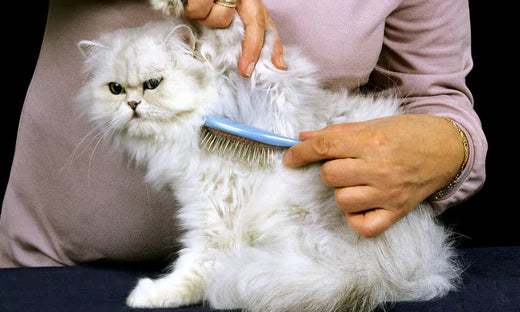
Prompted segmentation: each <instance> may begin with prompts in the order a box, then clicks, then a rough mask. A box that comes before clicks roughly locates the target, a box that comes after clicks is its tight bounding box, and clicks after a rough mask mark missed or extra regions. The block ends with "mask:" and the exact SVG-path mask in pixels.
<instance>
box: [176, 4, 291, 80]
mask: <svg viewBox="0 0 520 312" xmlns="http://www.w3.org/2000/svg"><path fill="white" fill-rule="evenodd" d="M236 12H237V13H238V15H239V16H240V18H241V19H242V21H243V23H244V41H243V42H242V54H241V56H240V58H239V60H238V71H239V72H240V74H241V75H242V76H244V77H251V75H252V73H253V70H254V68H255V64H256V62H257V61H258V58H259V57H260V51H261V50H262V47H263V45H264V36H265V32H266V27H269V28H271V29H272V31H273V33H274V36H275V42H274V47H273V51H272V53H271V60H272V62H273V65H274V66H275V67H277V68H278V69H285V63H284V60H283V47H282V43H281V41H280V36H279V35H278V31H277V29H276V26H275V24H274V22H273V20H272V19H271V17H270V16H269V13H268V12H267V9H266V8H265V6H264V4H263V3H262V1H261V0H241V1H238V2H237V7H236ZM234 14H235V9H233V8H228V7H225V6H222V5H217V4H215V3H213V0H189V1H188V2H187V4H186V5H185V6H184V16H185V17H187V18H189V19H193V20H197V21H198V22H199V23H201V24H203V25H205V26H207V27H212V28H226V27H228V26H229V25H230V24H231V22H232V21H233V16H234Z"/></svg>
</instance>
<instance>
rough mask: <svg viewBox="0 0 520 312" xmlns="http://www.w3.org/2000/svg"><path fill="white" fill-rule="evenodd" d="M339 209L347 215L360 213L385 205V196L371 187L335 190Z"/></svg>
mask: <svg viewBox="0 0 520 312" xmlns="http://www.w3.org/2000/svg"><path fill="white" fill-rule="evenodd" d="M334 198H335V200H336V204H337V205H338V208H339V209H341V210H343V211H345V212H346V213H360V212H363V211H366V210H369V209H372V208H374V207H381V206H383V205H384V195H383V194H382V192H380V191H379V190H378V189H376V188H374V187H372V186H369V185H358V186H349V187H338V188H336V189H335V190H334Z"/></svg>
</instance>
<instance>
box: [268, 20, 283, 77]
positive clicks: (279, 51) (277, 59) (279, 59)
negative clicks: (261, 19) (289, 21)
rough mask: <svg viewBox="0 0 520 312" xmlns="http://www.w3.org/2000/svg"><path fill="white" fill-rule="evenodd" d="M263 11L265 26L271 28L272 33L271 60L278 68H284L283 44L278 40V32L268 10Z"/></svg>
mask: <svg viewBox="0 0 520 312" xmlns="http://www.w3.org/2000/svg"><path fill="white" fill-rule="evenodd" d="M264 12H265V21H266V26H267V27H268V28H270V29H271V31H272V32H273V34H274V44H273V51H272V53H271V62H273V65H274V66H275V67H276V68H278V69H285V68H286V66H285V60H284V58H283V46H282V41H281V40H280V34H279V33H278V29H276V25H275V24H274V22H273V20H272V19H271V16H270V15H269V12H267V10H265V11H264Z"/></svg>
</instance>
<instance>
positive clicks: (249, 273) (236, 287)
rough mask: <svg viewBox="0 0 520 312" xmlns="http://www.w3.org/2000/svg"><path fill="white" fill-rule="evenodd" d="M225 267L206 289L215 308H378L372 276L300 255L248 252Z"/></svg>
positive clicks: (283, 311)
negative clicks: (345, 270)
mask: <svg viewBox="0 0 520 312" xmlns="http://www.w3.org/2000/svg"><path fill="white" fill-rule="evenodd" d="M220 265H223V266H225V269H221V270H217V273H216V276H215V278H214V280H212V281H210V282H209V284H208V285H207V288H206V290H207V293H206V296H207V298H206V300H207V301H208V302H209V304H210V305H211V307H213V308H215V309H230V308H231V309H243V310H244V311H251V312H288V311H289V312H290V311H295V312H296V311H298V312H318V311H320V312H324V311H330V312H333V311H346V310H345V309H348V311H356V312H363V311H372V310H374V309H375V308H376V307H377V305H378V299H377V298H375V297H376V296H377V295H375V294H374V289H373V288H372V287H369V284H370V283H369V282H368V283H367V280H366V279H368V278H369V277H368V276H366V277H363V274H359V272H357V273H354V272H351V273H350V274H345V272H344V271H342V270H336V269H335V268H334V266H327V265H326V264H325V265H324V264H323V263H322V264H320V263H317V262H316V261H315V260H313V259H311V258H308V257H302V256H301V254H299V253H291V252H276V253H275V254H271V253H268V252H265V251H261V250H258V249H254V248H247V249H243V250H241V252H240V256H238V257H230V258H229V259H228V261H225V263H221V264H220ZM353 269H354V268H353ZM345 276H346V277H345Z"/></svg>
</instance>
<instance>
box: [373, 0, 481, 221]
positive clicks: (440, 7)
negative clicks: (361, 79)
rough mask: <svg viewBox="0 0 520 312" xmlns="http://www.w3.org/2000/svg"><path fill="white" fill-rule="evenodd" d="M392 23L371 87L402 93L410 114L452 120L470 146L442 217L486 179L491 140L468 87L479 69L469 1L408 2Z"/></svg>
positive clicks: (441, 202) (439, 206) (443, 200)
mask: <svg viewBox="0 0 520 312" xmlns="http://www.w3.org/2000/svg"><path fill="white" fill-rule="evenodd" d="M386 23H387V25H386V28H385V29H386V30H385V39H384V45H383V49H382V51H381V57H380V60H379V63H378V66H377V67H376V69H375V70H374V73H373V75H372V78H371V83H372V84H375V85H376V86H377V87H378V88H388V87H396V88H398V90H399V92H400V93H401V94H402V95H404V96H406V111H407V112H408V113H410V114H429V115H435V116H443V117H447V118H450V119H451V120H453V121H454V122H455V123H456V124H457V125H458V126H459V127H460V129H461V130H462V131H463V132H464V134H465V136H466V138H467V141H468V149H469V154H468V156H469V158H468V160H467V164H466V165H465V168H464V171H463V172H462V173H461V174H460V176H459V177H458V179H457V183H456V184H455V185H452V186H451V187H450V188H449V189H448V190H446V191H445V192H443V193H444V194H439V195H440V198H437V199H435V200H432V201H431V203H432V205H433V206H434V208H435V209H436V210H437V211H438V212H442V211H443V210H445V209H446V208H447V207H449V206H452V205H455V204H457V203H459V202H461V201H464V200H465V199H467V198H469V197H470V196H471V195H473V194H474V193H476V192H477V191H478V190H479V189H480V188H481V187H482V185H483V183H484V180H485V158H486V152H487V141H486V137H485V135H484V132H483V130H482V126H481V123H480V119H479V117H478V116H477V114H476V112H475V111H474V109H473V98H472V95H471V93H470V90H468V87H467V86H466V82H465V78H466V76H467V74H468V73H469V72H470V70H471V68H472V66H473V61H472V57H471V32H470V31H471V29H470V16H469V7H468V1H467V0H452V1H445V0H406V1H404V2H403V3H402V5H401V6H400V7H399V8H398V9H397V10H396V11H394V12H393V13H392V14H391V15H390V16H389V17H388V18H387V22H386Z"/></svg>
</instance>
